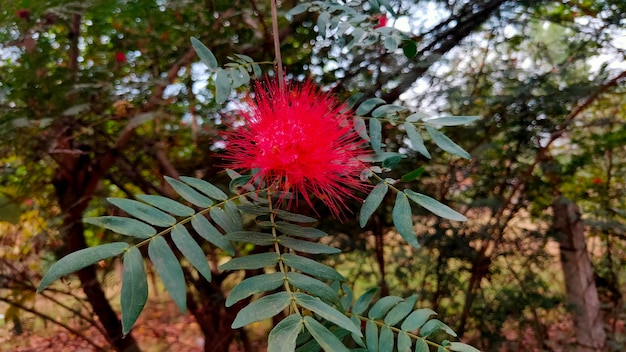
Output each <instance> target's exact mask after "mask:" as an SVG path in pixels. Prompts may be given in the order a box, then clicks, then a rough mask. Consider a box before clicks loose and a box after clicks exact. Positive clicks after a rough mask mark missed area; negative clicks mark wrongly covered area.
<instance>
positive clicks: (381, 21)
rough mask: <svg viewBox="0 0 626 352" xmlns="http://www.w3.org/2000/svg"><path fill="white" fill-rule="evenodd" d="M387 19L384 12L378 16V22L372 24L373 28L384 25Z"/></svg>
mask: <svg viewBox="0 0 626 352" xmlns="http://www.w3.org/2000/svg"><path fill="white" fill-rule="evenodd" d="M387 20H388V18H387V15H385V14H384V13H383V14H381V15H380V16H378V24H376V25H374V29H376V28H381V27H385V26H386V25H387Z"/></svg>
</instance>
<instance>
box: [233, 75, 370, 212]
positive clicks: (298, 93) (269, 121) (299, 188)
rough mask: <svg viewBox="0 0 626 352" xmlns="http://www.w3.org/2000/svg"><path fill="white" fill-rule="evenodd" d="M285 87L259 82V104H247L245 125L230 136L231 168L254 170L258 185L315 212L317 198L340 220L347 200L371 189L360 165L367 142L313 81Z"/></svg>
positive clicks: (345, 112)
mask: <svg viewBox="0 0 626 352" xmlns="http://www.w3.org/2000/svg"><path fill="white" fill-rule="evenodd" d="M284 86H285V87H284V88H281V87H280V85H279V84H278V81H277V80H268V81H267V82H265V83H264V84H263V83H258V82H257V84H256V89H255V99H254V100H253V99H251V98H248V99H247V101H246V105H247V106H245V107H244V108H243V109H242V110H241V112H240V114H239V115H240V117H242V118H243V119H244V121H245V125H244V126H243V127H241V128H239V129H237V130H234V131H231V132H228V133H226V137H227V140H228V143H227V147H226V156H225V159H226V160H227V161H228V165H227V167H231V168H234V169H240V170H241V169H244V170H252V169H254V170H256V171H257V173H256V174H255V176H254V177H255V178H254V180H255V181H259V180H261V181H263V182H264V183H265V186H267V187H271V188H272V189H273V190H276V191H284V192H291V193H293V194H294V195H295V199H296V201H297V198H298V197H300V196H301V197H302V198H304V200H305V201H306V202H307V203H308V204H309V205H310V206H311V207H313V204H312V202H311V196H315V197H317V198H319V199H321V200H322V201H324V203H325V204H326V205H327V206H328V207H329V209H330V210H331V212H332V214H333V215H334V216H337V217H341V216H342V215H344V210H345V208H346V204H345V200H346V199H347V198H355V199H357V198H358V197H357V196H355V195H354V192H355V191H360V190H364V189H365V188H366V187H367V186H366V184H365V183H363V182H362V181H361V180H360V173H361V171H362V169H363V164H362V163H361V162H359V161H357V160H356V158H357V157H358V156H360V155H363V154H365V153H366V151H365V150H364V149H363V141H362V140H361V139H360V137H359V136H358V134H357V133H356V132H355V131H354V128H353V125H352V123H351V120H350V113H349V111H348V110H347V109H345V106H343V105H341V104H339V102H338V101H337V100H336V99H334V98H333V97H332V96H331V95H330V94H329V93H327V92H322V91H320V90H319V89H318V88H317V87H316V86H315V85H314V84H313V83H311V82H310V81H307V82H306V83H304V84H301V85H298V84H294V83H285V84H284ZM284 197H285V196H282V197H281V198H280V199H279V203H280V201H282V200H283V199H284ZM290 203H291V201H290ZM289 205H291V204H288V206H289Z"/></svg>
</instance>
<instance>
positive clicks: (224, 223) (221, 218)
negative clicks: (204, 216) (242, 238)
mask: <svg viewBox="0 0 626 352" xmlns="http://www.w3.org/2000/svg"><path fill="white" fill-rule="evenodd" d="M210 214H211V219H213V221H215V223H216V224H217V225H218V226H219V227H221V228H222V229H223V230H224V231H225V232H226V233H229V232H234V231H237V230H239V227H238V226H237V225H236V224H235V223H234V222H233V221H232V219H231V218H230V217H229V216H228V215H226V212H225V211H224V210H222V209H221V208H218V207H214V208H211V211H210Z"/></svg>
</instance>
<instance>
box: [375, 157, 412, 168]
mask: <svg viewBox="0 0 626 352" xmlns="http://www.w3.org/2000/svg"><path fill="white" fill-rule="evenodd" d="M405 157H406V156H405V155H394V156H392V157H389V158H387V159H385V160H383V163H382V165H381V166H382V167H383V168H385V169H393V168H395V167H396V166H398V164H400V162H401V161H402V159H404V158H405Z"/></svg>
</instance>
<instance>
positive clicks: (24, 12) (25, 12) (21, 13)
mask: <svg viewBox="0 0 626 352" xmlns="http://www.w3.org/2000/svg"><path fill="white" fill-rule="evenodd" d="M15 15H17V17H19V18H21V19H24V20H27V19H29V17H30V10H29V9H19V10H17V11H16V12H15Z"/></svg>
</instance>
